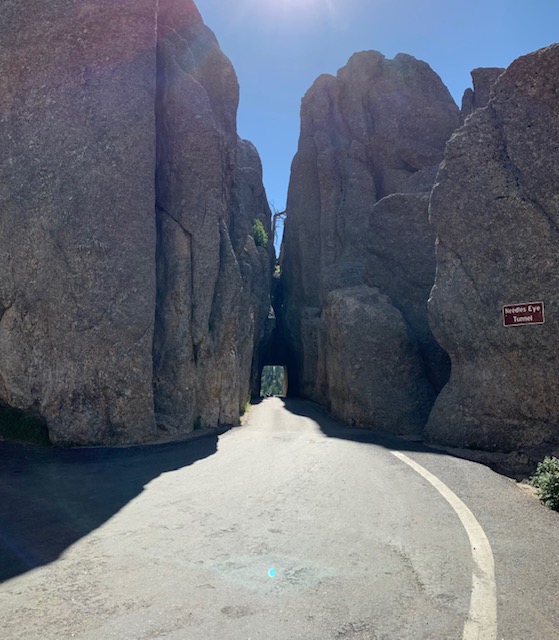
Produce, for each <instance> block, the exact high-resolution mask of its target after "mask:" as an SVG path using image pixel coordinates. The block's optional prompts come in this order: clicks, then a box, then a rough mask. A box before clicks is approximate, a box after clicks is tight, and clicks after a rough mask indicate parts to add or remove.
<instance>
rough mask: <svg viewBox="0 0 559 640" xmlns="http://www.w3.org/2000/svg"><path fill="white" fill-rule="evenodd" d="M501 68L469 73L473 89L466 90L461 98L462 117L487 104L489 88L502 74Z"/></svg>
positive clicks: (481, 68)
mask: <svg viewBox="0 0 559 640" xmlns="http://www.w3.org/2000/svg"><path fill="white" fill-rule="evenodd" d="M503 71H504V69H502V68H501V67H480V68H478V69H474V70H473V71H472V72H471V75H472V84H473V86H474V88H473V89H470V88H468V89H466V91H464V95H463V96H462V117H463V118H466V117H467V116H469V115H470V113H472V112H473V111H475V110H476V109H480V108H481V107H485V106H486V105H487V103H488V102H489V98H490V95H491V87H492V86H493V85H494V84H495V81H496V80H497V78H498V77H499V76H500V75H501V74H502V73H503Z"/></svg>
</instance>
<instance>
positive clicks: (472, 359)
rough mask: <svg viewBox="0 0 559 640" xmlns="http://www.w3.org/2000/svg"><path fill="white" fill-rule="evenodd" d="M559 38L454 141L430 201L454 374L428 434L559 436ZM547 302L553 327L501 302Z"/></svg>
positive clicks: (506, 438) (512, 444) (513, 444)
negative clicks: (513, 313) (511, 319)
mask: <svg viewBox="0 0 559 640" xmlns="http://www.w3.org/2000/svg"><path fill="white" fill-rule="evenodd" d="M558 94H559V45H554V46H552V47H549V48H547V49H542V50H540V51H537V52H535V53H533V54H530V55H528V56H525V57H522V58H520V59H518V60H516V61H515V62H514V63H513V64H512V65H511V66H510V67H509V68H508V69H507V70H506V72H505V73H504V74H502V75H501V76H500V77H499V79H498V80H497V82H496V84H495V86H494V88H493V97H492V99H491V100H490V101H489V103H488V105H487V107H485V108H483V109H479V110H477V111H476V112H475V113H473V115H472V116H471V117H470V118H468V119H467V121H466V123H465V125H464V126H463V127H462V128H461V129H459V130H458V131H457V132H456V133H455V135H454V136H453V137H452V139H451V140H450V142H449V144H448V146H447V151H446V156H445V162H444V165H443V166H442V168H441V171H440V173H439V176H438V179H437V182H438V184H437V185H436V186H435V188H434V190H433V194H432V198H431V220H432V222H433V224H434V226H435V229H436V233H437V237H438V244H437V276H436V283H435V287H434V289H433V293H432V297H431V301H430V306H429V311H430V318H431V326H432V328H433V331H434V333H435V335H436V337H437V339H438V340H439V342H440V343H441V344H442V345H443V347H444V348H445V349H446V350H447V352H448V353H449V355H450V357H451V360H452V374H451V377H450V381H449V383H448V384H447V385H446V386H445V388H444V389H443V391H442V393H441V394H440V395H439V397H438V399H437V401H436V403H435V406H434V408H433V411H432V413H431V416H430V419H429V423H428V427H427V432H428V435H429V436H430V437H431V438H433V439H435V440H438V441H444V442H446V443H448V444H451V445H457V446H469V447H473V448H483V449H499V450H504V451H511V450H514V449H518V448H521V447H525V446H530V447H537V446H540V445H542V446H549V443H554V444H557V443H558V442H559V426H558V424H559V423H558V420H557V415H558V413H559V374H558V371H559V367H558V358H559V350H558V346H557V331H558V324H557V318H556V312H557V309H558V308H559V295H558V291H559V264H558V255H559V252H558V248H559V187H558V185H559V154H558V149H559V127H558V124H557V123H558V122H559V101H558V100H557V96H558ZM532 301H543V302H544V304H545V309H546V312H547V313H546V321H545V324H543V325H532V326H527V325H524V326H513V327H504V326H503V320H502V306H503V305H506V304H516V303H523V302H532Z"/></svg>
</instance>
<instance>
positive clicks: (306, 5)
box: [263, 0, 337, 19]
mask: <svg viewBox="0 0 559 640" xmlns="http://www.w3.org/2000/svg"><path fill="white" fill-rule="evenodd" d="M336 1H337V0H265V2H264V3H263V4H264V5H266V6H267V7H268V8H269V10H270V11H271V12H272V13H274V14H275V15H279V16H284V17H288V18H290V19H294V18H297V17H300V18H306V17H311V16H313V15H314V16H318V15H320V14H322V15H324V14H329V15H330V16H332V17H334V16H335V14H336V11H335V7H334V2H336Z"/></svg>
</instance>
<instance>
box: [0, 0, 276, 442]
mask: <svg viewBox="0 0 559 640" xmlns="http://www.w3.org/2000/svg"><path fill="white" fill-rule="evenodd" d="M0 39H1V42H2V46H1V47H0V127H1V129H0V149H1V152H0V153H1V156H0V214H1V215H0V403H1V404H2V405H3V406H10V407H15V408H18V409H21V410H23V411H25V412H27V413H32V414H35V415H37V416H39V417H41V418H43V419H44V420H46V422H47V424H48V429H49V435H50V438H51V440H52V441H53V442H55V443H63V442H75V443H130V442H144V441H150V440H156V439H157V438H159V437H160V435H161V431H160V430H158V429H157V426H156V418H157V423H158V424H159V426H161V427H163V428H164V429H165V430H167V431H169V432H171V433H172V434H183V433H187V432H188V431H190V430H192V428H193V426H195V425H200V426H201V425H204V424H208V425H216V424H219V423H231V422H234V421H235V420H236V419H237V418H238V415H239V406H241V405H244V400H243V398H244V397H245V396H247V391H248V378H249V376H250V360H251V358H252V346H253V343H254V342H255V340H256V341H257V340H258V336H257V335H256V337H255V334H257V333H258V331H259V330H260V325H261V323H262V320H261V318H260V316H261V315H262V311H261V307H262V306H264V307H265V308H266V311H267V304H268V303H266V302H264V303H263V304H262V302H261V301H260V296H261V295H262V296H263V297H264V299H266V297H267V293H266V287H267V286H268V282H269V276H267V275H265V274H266V269H267V265H268V264H269V260H270V256H269V253H268V251H267V250H266V249H265V248H263V247H260V248H256V247H255V246H254V242H253V240H252V238H251V237H250V233H251V225H252V221H253V219H254V218H256V217H260V218H261V219H262V221H267V220H268V218H267V215H268V211H267V208H266V207H267V205H265V198H264V197H263V191H262V186H261V181H260V176H259V162H258V159H257V157H256V154H255V152H254V150H253V149H252V148H251V147H250V145H248V144H247V143H243V142H240V141H239V140H238V137H237V133H236V126H235V118H236V107H237V96H238V87H237V81H236V78H235V74H234V71H233V69H232V67H231V65H230V63H229V61H228V60H227V59H226V58H225V57H224V56H223V54H222V53H221V52H220V50H219V47H218V45H217V42H216V40H215V38H214V36H213V34H212V33H211V32H210V31H209V30H208V29H207V28H206V27H205V26H204V25H203V22H202V19H201V18H200V15H199V13H198V11H197V10H196V8H195V6H194V4H193V3H192V2H191V1H190V0H160V1H159V2H158V1H156V0H123V2H119V3H118V8H115V7H114V6H113V5H112V4H111V3H107V2H104V1H102V0H97V1H95V2H89V3H77V4H71V5H69V4H68V3H67V2H64V1H62V0H52V1H51V2H49V3H43V5H42V7H41V12H40V15H38V14H37V8H36V7H35V6H34V5H33V6H31V5H28V4H26V3H24V4H23V5H22V4H21V3H18V4H17V7H16V3H10V2H9V3H7V4H6V3H4V4H3V5H2V7H1V8H0ZM156 210H157V213H156ZM245 314H246V315H247V316H249V317H250V318H251V321H250V322H248V323H246V324H245V322H244V315H245ZM239 338H241V339H242V340H241V345H240V346H239V347H238V346H237V345H238V344H239V342H238V341H239ZM154 408H155V410H154Z"/></svg>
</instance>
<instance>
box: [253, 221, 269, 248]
mask: <svg viewBox="0 0 559 640" xmlns="http://www.w3.org/2000/svg"><path fill="white" fill-rule="evenodd" d="M252 237H253V238H254V243H255V244H256V246H257V247H265V246H266V245H267V244H268V240H269V238H268V234H267V232H266V229H264V225H263V224H262V222H261V221H260V220H258V218H257V219H256V220H255V221H254V223H253V225H252Z"/></svg>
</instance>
